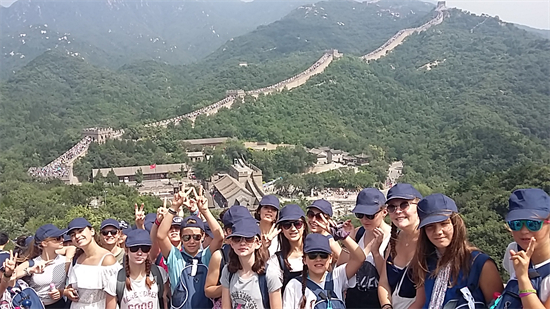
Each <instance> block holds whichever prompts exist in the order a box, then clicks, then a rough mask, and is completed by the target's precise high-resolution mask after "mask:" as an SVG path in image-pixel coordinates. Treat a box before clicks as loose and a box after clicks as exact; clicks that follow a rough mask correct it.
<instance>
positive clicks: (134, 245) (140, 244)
mask: <svg viewBox="0 0 550 309" xmlns="http://www.w3.org/2000/svg"><path fill="white" fill-rule="evenodd" d="M125 245H126V247H128V248H130V247H137V246H150V247H152V246H153V244H151V243H144V242H138V243H135V244H130V245H129V244H125Z"/></svg>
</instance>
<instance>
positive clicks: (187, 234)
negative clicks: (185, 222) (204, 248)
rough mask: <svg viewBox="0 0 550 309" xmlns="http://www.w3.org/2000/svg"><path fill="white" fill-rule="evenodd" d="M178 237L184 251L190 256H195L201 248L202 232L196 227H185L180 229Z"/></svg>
mask: <svg viewBox="0 0 550 309" xmlns="http://www.w3.org/2000/svg"><path fill="white" fill-rule="evenodd" d="M180 237H181V243H182V245H183V248H184V249H185V251H186V252H187V253H189V254H190V255H191V256H195V255H196V254H197V252H199V249H200V248H201V243H202V241H203V238H204V232H203V231H202V230H201V229H200V228H198V227H186V228H183V229H181V235H180Z"/></svg>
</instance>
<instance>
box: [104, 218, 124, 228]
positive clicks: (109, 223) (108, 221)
mask: <svg viewBox="0 0 550 309" xmlns="http://www.w3.org/2000/svg"><path fill="white" fill-rule="evenodd" d="M108 226H112V227H114V228H116V229H117V230H120V223H119V222H118V221H117V220H115V219H105V220H103V222H101V227H100V229H103V228H105V227H108Z"/></svg>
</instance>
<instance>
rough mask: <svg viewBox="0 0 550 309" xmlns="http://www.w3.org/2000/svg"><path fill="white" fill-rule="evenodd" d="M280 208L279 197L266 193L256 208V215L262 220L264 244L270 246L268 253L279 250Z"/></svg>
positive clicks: (257, 218)
mask: <svg viewBox="0 0 550 309" xmlns="http://www.w3.org/2000/svg"><path fill="white" fill-rule="evenodd" d="M279 209H280V203H279V199H278V198H277V197H276V196H275V195H265V196H264V197H262V200H261V201H260V206H258V208H257V209H256V213H255V215H254V217H255V218H256V220H258V221H260V231H261V232H262V234H261V235H262V244H263V245H264V246H265V247H264V248H268V255H269V256H271V255H273V254H275V252H277V251H278V250H279V241H278V239H277V235H278V234H279V232H280V231H281V230H280V229H277V228H276V227H275V223H276V222H277V216H278V213H279Z"/></svg>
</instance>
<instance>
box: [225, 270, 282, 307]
mask: <svg viewBox="0 0 550 309" xmlns="http://www.w3.org/2000/svg"><path fill="white" fill-rule="evenodd" d="M265 271H267V267H266V268H265ZM265 274H266V273H265V272H264V273H263V274H261V275H258V284H259V285H260V294H262V304H263V306H264V309H270V305H271V304H270V302H269V289H268V287H267V280H266V279H265ZM233 275H235V273H229V280H228V281H229V285H231V278H233Z"/></svg>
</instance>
